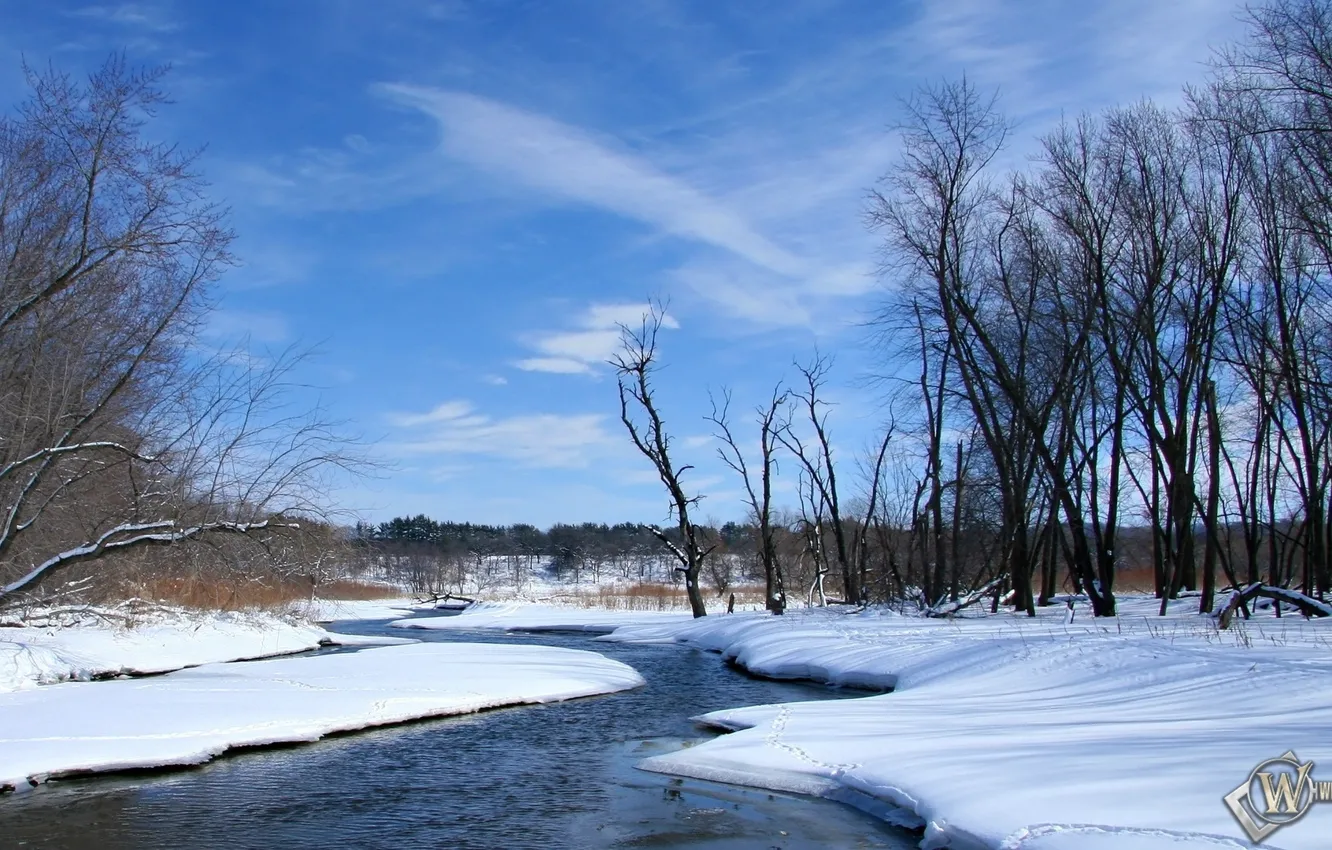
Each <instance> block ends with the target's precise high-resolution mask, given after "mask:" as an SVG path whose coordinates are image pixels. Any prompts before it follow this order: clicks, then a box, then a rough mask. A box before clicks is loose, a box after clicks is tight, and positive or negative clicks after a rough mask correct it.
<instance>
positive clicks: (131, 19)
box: [66, 3, 179, 33]
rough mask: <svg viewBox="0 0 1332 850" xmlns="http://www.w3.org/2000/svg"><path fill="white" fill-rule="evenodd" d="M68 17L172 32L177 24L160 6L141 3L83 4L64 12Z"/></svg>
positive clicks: (176, 27) (177, 26)
mask: <svg viewBox="0 0 1332 850" xmlns="http://www.w3.org/2000/svg"><path fill="white" fill-rule="evenodd" d="M66 14H68V15H69V16H70V17H75V18H84V19H86V20H93V21H101V22H103V23H108V24H116V25H119V26H123V27H129V28H135V29H146V30H151V31H153V32H161V33H165V32H172V31H173V30H176V29H178V28H179V24H177V23H176V21H174V20H172V19H171V18H170V16H169V15H168V14H167V12H166V10H165V9H163V8H162V7H160V6H154V5H147V4H142V3H120V4H118V5H114V6H83V7H82V8H79V9H72V10H70V11H69V12H66Z"/></svg>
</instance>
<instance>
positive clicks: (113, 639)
mask: <svg viewBox="0 0 1332 850" xmlns="http://www.w3.org/2000/svg"><path fill="white" fill-rule="evenodd" d="M126 616H127V615H126V612H125V611H124V610H123V609H122V610H99V609H85V610H84V611H82V612H78V613H74V614H64V615H61V616H56V617H49V618H42V617H33V618H31V619H30V620H29V622H38V623H41V624H42V625H39V626H33V625H28V626H23V627H14V626H10V627H5V628H0V693H4V692H6V691H16V690H23V689H26V688H33V687H36V686H38V685H46V684H52V683H55V682H64V681H70V680H87V679H94V678H105V677H110V676H116V675H119V674H134V673H161V672H166V671H169V670H179V669H181V668H183V667H193V666H195V665H199V664H208V663H213V662H220V661H235V660H241V659H251V658H266V657H269V656H274V655H287V654H290V653H295V652H303V651H305V650H310V649H316V648H318V647H319V646H320V645H321V644H330V643H337V644H363V643H378V644H382V643H391V642H392V641H391V640H388V639H381V638H376V639H363V638H356V637H352V636H350V635H335V634H330V633H329V632H326V631H324V630H323V629H320V628H317V627H315V626H312V625H309V624H308V623H303V622H301V621H299V620H294V619H288V618H283V617H277V616H273V615H271V614H262V613H253V612H240V613H237V612H212V613H200V612H187V611H183V610H172V609H160V608H159V609H154V610H152V611H151V612H147V613H144V612H135V613H134V614H133V616H132V618H131V619H129V620H126V619H124V618H125V617H126ZM387 616H397V614H396V613H395V614H389V615H387Z"/></svg>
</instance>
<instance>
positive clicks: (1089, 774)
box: [602, 600, 1332, 850]
mask: <svg viewBox="0 0 1332 850" xmlns="http://www.w3.org/2000/svg"><path fill="white" fill-rule="evenodd" d="M1196 604H1197V603H1196V600H1186V601H1185V602H1184V603H1181V608H1184V607H1187V606H1189V605H1193V606H1196ZM1154 606H1155V601H1154V600H1125V601H1124V602H1123V603H1122V605H1121V616H1120V617H1119V618H1117V619H1116V620H1111V621H1095V620H1093V619H1092V618H1091V617H1090V616H1086V615H1085V613H1083V612H1081V611H1080V612H1079V614H1078V616H1077V618H1076V619H1075V621H1074V623H1073V624H1071V625H1068V624H1065V623H1064V617H1065V615H1066V612H1065V611H1064V610H1063V609H1057V610H1050V611H1047V612H1043V616H1042V617H1039V618H1037V619H1036V620H1034V621H1029V620H1027V619H1026V618H1020V617H1013V616H1009V615H998V616H993V617H982V618H977V619H968V620H953V621H937V620H921V619H915V618H907V617H901V616H895V615H892V614H888V613H885V612H867V613H862V614H853V615H847V614H842V615H837V614H834V613H832V612H828V611H817V612H805V613H800V612H792V613H791V614H788V615H787V616H785V617H767V616H761V615H760V616H750V615H735V616H731V617H724V616H723V617H708V618H706V619H703V620H698V621H689V622H680V623H675V624H654V625H648V626H637V627H626V628H622V629H620V630H617V631H616V632H615V633H614V634H613V635H611V636H609V637H604V638H602V640H623V641H678V642H682V643H687V644H691V645H694V646H700V647H705V648H709V649H714V650H718V651H720V652H722V653H723V655H724V656H726V657H727V658H730V659H733V660H734V661H735V662H736V663H737V664H739V665H741V666H743V667H746V668H748V669H749V670H751V671H753V672H755V673H758V674H761V675H766V676H773V677H777V678H808V679H814V680H818V681H826V682H833V683H840V684H847V685H860V686H867V687H878V688H896V690H895V691H894V692H893V693H890V694H884V695H880V696H871V697H866V698H863V699H859V700H839V701H831V702H809V703H793V704H788V705H780V706H761V707H755V708H741V709H735V710H729V711H721V712H716V713H713V714H710V715H706V716H704V717H703V718H700V720H701V721H702V722H705V723H708V724H711V725H714V726H717V727H720V728H726V729H735V730H743V731H738V732H736V733H735V734H732V735H726V736H722V737H720V738H717V739H715V740H712V741H709V742H707V743H705V744H702V745H700V746H697V747H692V748H689V749H686V750H683V751H680V752H677V753H671V754H668V755H662V756H657V757H654V758H651V759H648V760H647V761H645V762H644V763H643V764H642V765H640V766H642V767H645V768H647V769H650V770H656V771H661V772H665V773H672V774H677V775H683V776H691V777H696V778H703V779H715V780H721V781H729V782H736V783H741V784H747V785H757V786H762V787H768V788H773V789H781V790H791V791H801V792H807V793H812V794H823V795H827V796H833V797H841V798H846V799H850V800H854V799H857V798H858V799H860V800H862V801H865V800H866V795H867V796H868V798H871V799H873V800H876V801H887V802H889V803H891V804H893V805H895V806H897V807H899V809H900V810H901V811H900V812H899V817H900V818H901V820H902V821H903V822H906V823H910V822H911V821H913V820H914V821H915V823H916V824H917V825H924V826H925V827H926V832H925V838H924V840H923V841H922V847H927V848H930V847H983V848H1008V849H1009V850H1016V848H1025V849H1026V850H1074V848H1118V850H1130V848H1131V850H1147V848H1153V850H1154V848H1172V850H1181V848H1185V847H1199V848H1201V847H1247V846H1250V845H1249V844H1248V843H1247V841H1245V840H1243V833H1242V832H1241V830H1240V827H1239V826H1238V824H1237V823H1236V822H1235V821H1234V820H1233V819H1232V817H1231V815H1230V813H1229V811H1228V810H1227V809H1226V807H1225V806H1224V805H1223V802H1222V797H1223V796H1225V795H1226V794H1228V793H1230V792H1231V791H1232V790H1233V789H1235V788H1236V787H1237V786H1239V785H1241V784H1243V783H1244V782H1245V781H1246V780H1247V779H1248V776H1249V772H1250V771H1251V770H1252V769H1253V768H1254V767H1255V766H1256V765H1257V764H1258V763H1259V762H1262V761H1264V760H1266V759H1270V758H1275V757H1277V756H1280V755H1281V754H1283V753H1285V752H1286V751H1287V750H1294V751H1295V753H1296V754H1297V755H1298V756H1299V757H1300V758H1301V759H1302V760H1305V761H1308V760H1312V761H1314V762H1315V763H1316V764H1317V765H1318V766H1317V767H1315V769H1314V777H1315V779H1323V780H1324V781H1326V780H1329V779H1332V622H1329V621H1304V620H1303V619H1302V618H1300V617H1298V616H1292V615H1288V616H1287V617H1286V618H1283V619H1281V620H1276V619H1273V618H1271V617H1270V615H1269V616H1265V617H1263V618H1262V619H1258V618H1255V619H1254V620H1251V621H1249V622H1247V623H1240V624H1238V625H1237V626H1234V627H1232V629H1231V630H1229V631H1226V632H1218V631H1216V629H1215V628H1214V627H1213V626H1212V625H1211V624H1210V622H1209V621H1207V620H1204V619H1203V618H1200V617H1198V616H1197V615H1196V614H1193V615H1188V614H1185V613H1183V612H1181V613H1180V614H1178V615H1175V616H1171V617H1168V618H1166V619H1164V620H1162V619H1160V618H1157V617H1155V616H1150V615H1149V612H1151V613H1154V612H1152V609H1153V608H1154ZM1195 610H1196V609H1195ZM1322 765H1326V766H1327V767H1326V768H1323V767H1321V766H1322ZM1320 771H1321V773H1320ZM1330 835H1332V805H1315V806H1313V809H1312V810H1311V811H1310V812H1309V814H1308V816H1307V817H1305V818H1303V819H1302V820H1301V821H1299V822H1298V823H1295V824H1293V825H1290V826H1287V827H1285V828H1283V829H1281V830H1279V831H1278V832H1277V833H1276V834H1275V835H1274V836H1272V838H1270V839H1269V842H1268V843H1267V844H1264V845H1263V846H1268V847H1283V848H1291V850H1296V849H1297V848H1308V850H1314V848H1327V847H1329V846H1332V839H1330V838H1329V836H1330Z"/></svg>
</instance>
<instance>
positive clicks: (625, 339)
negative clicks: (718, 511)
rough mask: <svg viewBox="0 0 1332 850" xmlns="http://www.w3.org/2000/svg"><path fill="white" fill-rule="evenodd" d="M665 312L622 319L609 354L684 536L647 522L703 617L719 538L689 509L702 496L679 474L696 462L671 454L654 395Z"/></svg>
mask: <svg viewBox="0 0 1332 850" xmlns="http://www.w3.org/2000/svg"><path fill="white" fill-rule="evenodd" d="M664 318H665V310H664V308H663V307H662V305H660V304H655V303H654V304H653V305H652V306H651V308H650V310H649V311H648V312H647V314H646V315H644V317H643V322H642V324H641V326H640V327H638V328H637V329H631V328H629V327H627V326H624V325H621V326H620V351H619V352H618V353H617V354H616V355H615V356H614V357H612V358H611V360H610V364H611V365H612V366H614V367H615V370H616V374H617V377H618V384H619V392H620V421H621V422H623V423H624V427H625V430H627V431H628V432H629V439H630V440H632V441H633V444H634V447H635V448H636V449H638V451H639V453H641V454H642V455H643V457H645V458H647V459H648V460H649V461H651V462H652V466H653V468H654V469H655V470H656V471H657V477H658V478H660V479H661V483H662V485H663V486H665V488H666V492H667V494H668V495H669V496H670V500H671V513H672V515H673V516H674V517H675V526H676V530H677V531H678V532H679V536H680V539H679V541H678V542H677V541H674V540H672V539H671V538H670V536H669V535H667V534H666V532H665V531H663V530H662V529H661V528H659V527H657V526H648V529H649V530H650V531H651V532H652V534H653V535H654V536H655V537H656V538H657V539H658V540H660V541H661V542H662V543H663V544H664V545H665V546H666V548H667V549H668V550H670V552H671V554H672V555H673V556H674V557H675V559H676V560H677V561H678V562H679V566H677V567H676V568H675V570H676V572H678V573H680V574H681V575H683V576H684V580H685V592H686V593H687V594H688V595H689V607H690V609H691V610H692V611H693V613H694V616H695V617H703V616H705V615H706V614H707V613H708V611H707V607H706V606H705V605H704V603H703V593H702V591H701V590H700V589H699V586H698V574H699V571H700V569H701V568H702V566H703V562H704V560H706V558H707V557H708V555H710V554H711V553H712V550H713V549H715V548H716V544H712V545H705V543H704V542H703V540H702V539H701V536H700V534H699V531H700V529H699V527H698V526H696V525H695V524H694V523H693V521H691V520H690V518H689V511H690V509H691V508H693V507H695V506H697V505H698V503H699V502H700V501H701V500H702V496H690V495H688V494H687V493H686V492H685V490H684V487H683V486H682V485H681V483H680V481H681V476H683V475H684V473H686V472H688V471H689V470H690V469H692V468H693V467H692V466H690V465H688V464H685V465H683V466H676V465H675V462H674V461H672V460H671V456H670V448H671V438H670V435H668V434H667V433H666V426H665V424H663V422H662V418H661V412H660V411H659V410H658V409H657V402H656V400H655V399H654V398H653V395H652V373H653V372H654V371H656V367H657V333H658V332H659V331H660V330H661V326H662V321H663V320H664Z"/></svg>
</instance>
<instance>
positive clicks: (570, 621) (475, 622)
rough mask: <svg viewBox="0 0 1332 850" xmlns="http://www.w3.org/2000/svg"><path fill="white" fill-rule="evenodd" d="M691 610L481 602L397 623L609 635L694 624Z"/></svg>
mask: <svg viewBox="0 0 1332 850" xmlns="http://www.w3.org/2000/svg"><path fill="white" fill-rule="evenodd" d="M690 619H691V618H690V616H689V613H688V612H687V611H608V610H605V609H599V608H575V607H562V606H555V605H531V604H527V603H523V602H478V603H476V604H474V605H470V606H468V607H467V609H466V610H465V611H463V612H461V613H459V614H456V615H448V616H442V617H413V618H412V619H410V620H397V621H395V622H394V623H392V625H393V626H395V627H397V628H400V629H496V630H500V631H525V632H558V631H579V632H589V633H593V634H607V633H610V632H613V631H615V630H616V629H617V628H620V627H621V626H641V625H648V624H666V623H673V624H680V623H687V622H689V621H690Z"/></svg>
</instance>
